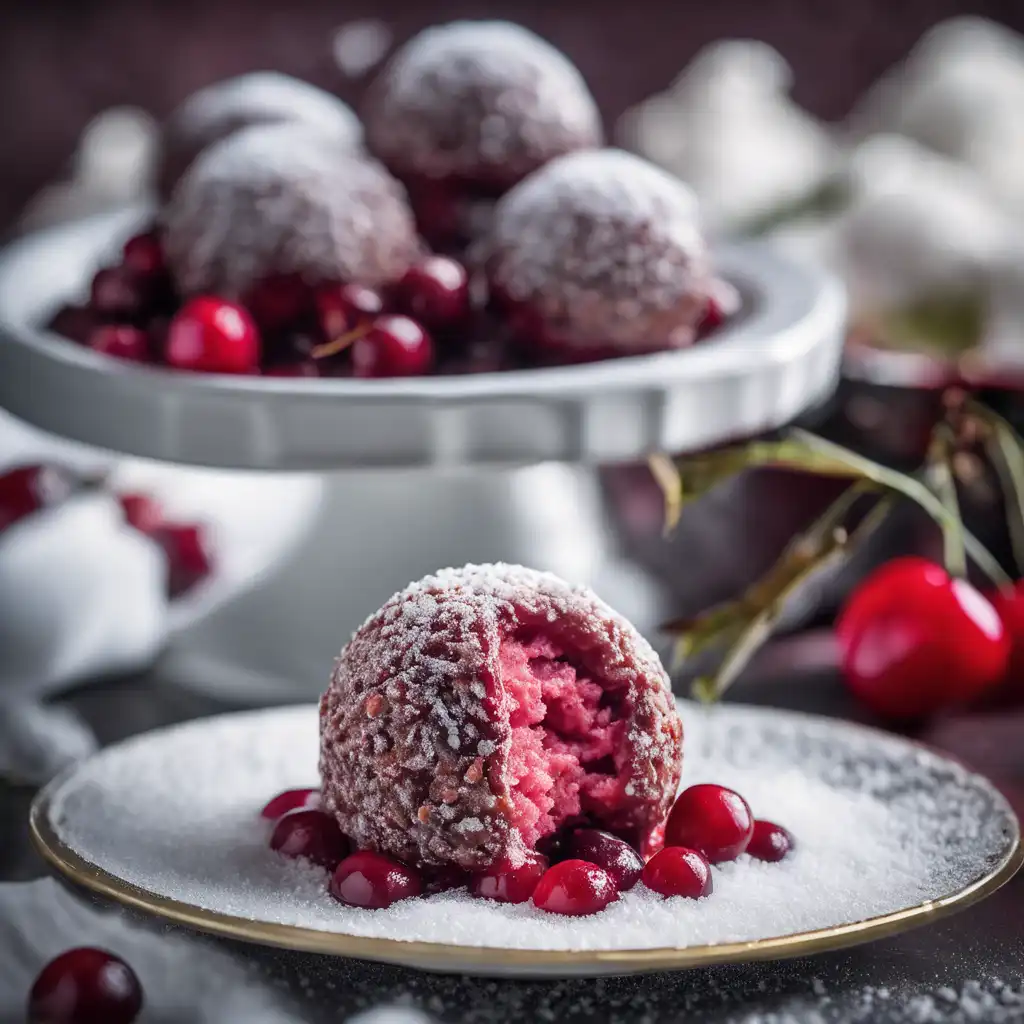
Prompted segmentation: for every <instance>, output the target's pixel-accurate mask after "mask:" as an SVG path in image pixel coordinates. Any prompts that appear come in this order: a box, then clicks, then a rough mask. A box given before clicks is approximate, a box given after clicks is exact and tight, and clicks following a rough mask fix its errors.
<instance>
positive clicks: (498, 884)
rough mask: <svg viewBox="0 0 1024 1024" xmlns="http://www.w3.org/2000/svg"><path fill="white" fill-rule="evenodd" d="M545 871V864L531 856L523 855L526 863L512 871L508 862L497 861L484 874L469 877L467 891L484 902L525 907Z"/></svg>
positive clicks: (531, 854)
mask: <svg viewBox="0 0 1024 1024" xmlns="http://www.w3.org/2000/svg"><path fill="white" fill-rule="evenodd" d="M547 869H548V862H547V860H545V858H543V857H541V856H539V855H538V854H535V853H529V854H527V856H526V860H525V861H523V863H522V864H519V865H517V866H515V867H513V866H512V864H510V863H509V862H508V861H504V860H503V861H499V862H498V863H497V864H492V865H491V866H490V867H489V868H488V869H487V870H486V871H481V872H480V873H479V874H476V875H473V877H472V878H471V879H470V880H469V891H470V893H471V894H472V895H473V896H479V897H480V898H481V899H485V900H497V901H498V902H499V903H525V902H526V901H527V900H528V899H529V898H530V897H531V896H532V895H533V890H534V889H536V888H537V883H538V882H539V881H540V879H541V876H542V875H543V874H544V872H545V871H547Z"/></svg>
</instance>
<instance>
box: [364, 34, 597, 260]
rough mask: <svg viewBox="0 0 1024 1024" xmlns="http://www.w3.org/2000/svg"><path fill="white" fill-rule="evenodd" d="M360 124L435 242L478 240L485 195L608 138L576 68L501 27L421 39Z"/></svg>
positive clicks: (393, 67) (391, 70)
mask: <svg viewBox="0 0 1024 1024" xmlns="http://www.w3.org/2000/svg"><path fill="white" fill-rule="evenodd" d="M365 119H366V131H367V141H368V143H369V145H370V148H371V150H372V151H373V153H374V154H375V155H376V156H378V157H379V158H380V159H381V160H383V161H384V163H385V164H387V166H388V167H389V168H390V169H391V170H392V172H393V173H395V174H396V175H397V176H398V177H399V178H401V179H402V180H403V181H404V182H405V183H406V184H407V186H408V187H409V190H410V194H411V195H412V198H413V205H414V206H415V208H416V212H417V215H418V217H419V218H420V225H421V228H422V229H423V231H424V234H425V235H426V236H427V237H428V238H429V239H430V240H431V241H433V242H443V241H445V240H446V238H445V236H448V237H449V238H450V237H454V236H458V235H459V234H463V235H465V234H472V233H473V232H474V231H475V230H476V229H477V227H478V225H479V222H480V220H481V214H486V205H487V200H491V201H492V202H493V200H494V199H495V198H496V197H498V196H500V195H501V194H502V193H503V192H505V191H506V190H507V189H508V188H510V187H511V186H512V185H514V184H516V182H518V181H520V180H521V179H522V178H523V177H524V176H525V175H527V174H529V173H530V172H531V171H533V170H536V168H538V167H540V166H542V165H543V164H545V163H547V161H548V160H551V159H552V158H553V157H556V156H559V155H561V154H563V153H568V152H572V151H574V150H577V149H582V148H586V147H589V146H598V145H600V144H601V141H602V129H601V120H600V116H599V114H598V111H597V107H596V106H595V104H594V100H593V98H592V97H591V95H590V92H589V90H588V89H587V85H586V83H585V82H584V81H583V77H582V76H581V75H580V73H579V71H577V70H576V68H575V67H574V66H573V65H572V64H571V63H570V61H569V60H567V59H566V57H565V56H563V55H562V54H561V53H560V52H559V51H558V50H556V49H555V48H554V47H552V46H551V45H550V44H549V43H546V42H545V41H544V40H543V39H541V38H539V37H538V36H535V35H534V34H533V33H532V32H528V31H527V30H526V29H524V28H520V27H519V26H518V25H512V24H509V23H508V22H503V21H478V22H473V21H457V22H453V23H452V24H449V25H441V26H438V27H435V28H431V29H427V30H426V31H424V32H421V33H420V34H419V35H418V36H416V37H415V38H413V39H412V40H411V41H410V42H409V43H407V44H406V45H405V46H404V47H403V48H402V49H401V50H399V51H398V53H397V54H396V55H395V56H394V57H393V58H392V59H391V61H390V63H389V64H388V65H387V67H386V68H385V70H384V72H383V73H382V75H381V76H380V78H378V79H377V81H376V82H375V83H374V85H373V87H372V88H371V91H370V94H369V96H368V99H367V105H366V118H365Z"/></svg>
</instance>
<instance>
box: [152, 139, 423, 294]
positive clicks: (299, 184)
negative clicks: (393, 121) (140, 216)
mask: <svg viewBox="0 0 1024 1024" xmlns="http://www.w3.org/2000/svg"><path fill="white" fill-rule="evenodd" d="M163 230H164V246H165V250H166V254H167V260H168V264H169V266H170V268H171V271H172V273H173V275H174V277H175V280H176V282H177V284H178V287H179V288H180V290H181V291H182V292H183V293H184V294H186V295H189V294H197V293H204V292H210V293H214V294H217V295H221V296H223V297H225V298H240V297H241V296H243V295H244V294H245V292H246V291H247V290H248V289H249V288H251V287H252V286H253V285H255V284H257V283H258V282H259V281H261V280H262V279H264V278H266V277H270V276H273V275H278V274H298V275H300V276H301V277H303V278H304V279H306V280H307V281H308V282H309V283H311V284H315V283H319V282H322V281H358V282H360V283H363V284H367V285H372V286H382V285H387V284H390V283H391V282H394V281H396V280H398V279H399V278H401V276H402V275H403V274H404V273H405V271H406V270H407V269H408V268H409V266H410V265H411V264H412V262H413V261H414V260H415V259H416V258H417V257H418V255H419V254H420V242H419V240H418V237H417V234H416V225H415V223H414V220H413V216H412V211H411V210H410V209H409V205H408V202H407V200H406V196H405V190H404V189H403V188H402V186H401V185H400V184H399V183H398V182H397V181H396V180H395V179H394V178H392V177H391V176H390V175H389V174H388V173H387V171H385V170H384V168H383V167H381V166H380V165H379V164H376V163H374V162H372V161H369V160H366V159H363V158H361V157H356V156H352V155H351V154H349V153H347V152H345V151H344V147H341V146H339V145H337V144H336V143H335V142H333V141H331V140H329V139H325V138H324V137H323V136H321V135H320V134H318V133H316V132H313V131H311V130H310V129H308V128H307V127H305V126H303V125H297V124H279V125H261V126H257V127H254V128H247V129H245V130H244V131H241V132H237V133H236V134H234V135H232V136H231V137H230V138H227V139H225V140H223V141H222V142H218V143H217V144H216V145H214V146H212V147H210V149H208V150H207V151H206V152H205V153H203V154H202V156H200V157H199V159H198V160H196V162H195V164H193V166H192V167H191V168H190V169H189V171H188V173H187V174H186V175H185V177H184V178H182V180H181V181H180V182H179V183H178V186H177V187H176V188H175V190H174V194H173V195H172V197H171V199H170V201H169V202H168V203H167V205H166V206H165V208H164V211H163Z"/></svg>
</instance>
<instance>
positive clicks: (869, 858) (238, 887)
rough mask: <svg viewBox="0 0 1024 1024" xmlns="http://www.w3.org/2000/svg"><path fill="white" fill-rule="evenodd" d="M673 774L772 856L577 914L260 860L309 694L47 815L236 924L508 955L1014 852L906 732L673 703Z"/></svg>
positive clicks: (202, 738) (309, 717)
mask: <svg viewBox="0 0 1024 1024" xmlns="http://www.w3.org/2000/svg"><path fill="white" fill-rule="evenodd" d="M681 713H682V715H683V718H684V721H685V722H686V727H687V742H686V758H685V762H684V771H683V785H691V784H693V783H696V782H701V781H715V782H718V783H722V784H725V785H729V786H732V787H734V788H736V789H737V790H739V791H740V792H741V793H743V794H744V795H745V796H746V797H747V799H748V800H749V801H750V803H751V805H752V807H753V809H754V812H755V814H757V815H759V816H764V817H768V818H771V819H772V820H775V821H778V822H779V823H781V824H783V825H785V826H786V827H787V828H789V829H790V830H791V831H792V832H793V834H794V835H795V837H796V840H797V849H796V852H795V853H794V854H793V855H792V857H791V858H788V859H787V860H785V861H783V862H781V863H780V864H774V865H773V864H763V863H759V862H755V861H753V860H751V859H750V858H748V857H745V856H744V857H741V858H740V859H739V860H738V861H736V862H734V863H732V864H726V865H722V866H721V867H720V868H717V869H716V870H715V879H714V881H715V892H714V894H713V895H712V896H711V897H710V898H708V899H704V900H700V901H696V902H694V901H687V900H681V899H675V900H661V899H658V898H655V897H654V896H653V895H652V894H651V893H649V892H647V891H646V890H644V889H643V887H642V886H639V887H637V889H635V890H633V891H631V892H629V893H626V894H624V895H623V896H622V898H621V899H620V900H619V901H618V902H617V903H615V904H612V905H611V906H610V907H609V908H608V909H607V910H605V911H603V912H602V913H600V914H598V915H595V916H594V917H590V918H578V919H568V918H566V919H563V918H557V917H554V916H552V915H547V914H544V913H543V912H541V911H539V910H537V909H535V908H534V907H533V906H532V905H529V904H526V905H522V906H504V905H499V904H495V903H490V902H487V901H482V900H472V899H470V898H469V897H468V896H467V895H466V894H465V893H464V892H456V893H448V894H442V895H438V896H433V897H431V898H429V899H415V900H409V901H406V902H403V903H399V904H396V905H395V906H394V907H392V908H390V909H389V910H386V911H375V912H368V911H360V910H354V909H349V908H346V907H343V906H341V905H339V904H337V903H335V902H334V901H333V900H331V899H330V898H329V897H328V896H327V895H326V892H325V881H326V875H325V874H324V873H323V872H321V871H319V870H317V869H313V868H311V867H308V866H306V865H304V864H302V863H298V862H294V861H287V860H284V859H282V858H280V857H278V856H277V855H275V854H273V853H272V852H271V851H270V850H269V849H268V848H267V845H266V842H267V826H266V823H265V822H263V821H261V819H260V818H259V809H260V807H261V806H262V805H263V803H264V802H265V801H266V800H267V799H268V798H269V797H270V796H272V795H273V794H275V793H276V792H278V791H279V790H282V789H286V788H289V787H296V786H302V785H309V784H311V783H315V780H316V759H317V717H316V711H315V709H314V708H311V707H301V708H290V709H275V710H271V711H261V712H254V713H245V714H238V715H230V716H224V717H220V718H213V719H207V720H204V721H199V722H193V723H189V724H187V725H184V726H179V727H177V728H174V729H168V730H164V731H161V732H158V733H153V734H150V735H147V736H142V737H138V738H136V739H134V740H131V741H129V742H127V743H124V744H121V745H119V746H117V747H113V748H110V749H108V750H106V751H104V752H103V753H102V754H100V755H99V756H98V757H96V758H94V759H93V760H92V761H90V762H88V763H87V764H86V765H85V766H83V767H81V768H79V769H78V770H77V771H76V772H75V773H74V774H72V775H71V776H69V777H67V778H65V779H64V780H63V781H61V782H58V783H57V784H56V785H55V787H54V788H53V789H52V791H51V792H50V793H49V796H50V820H51V824H52V826H53V828H54V830H55V831H56V833H57V835H58V836H59V838H60V839H61V840H62V841H63V842H64V843H66V844H67V845H68V846H70V847H71V848H72V849H73V850H74V851H75V852H76V853H77V854H78V855H79V856H80V857H82V858H83V859H84V860H86V861H88V862H90V863H92V864H94V865H96V866H98V867H99V868H101V869H103V870H104V871H106V872H107V873H109V874H110V875H113V876H115V877H117V878H119V879H121V880H123V881H126V882H129V883H132V884H133V885H135V886H138V887H140V888H142V889H144V890H148V891H149V892H152V893H156V894H158V895H160V896H163V897H166V898H168V899H172V900H176V901H179V902H180V903H183V904H187V905H189V906H192V907H201V908H204V909H206V910H209V911H216V912H219V913H221V914H227V915H231V916H234V917H238V918H240V919H244V920H247V921H260V922H272V923H276V924H283V925H289V926H294V927H297V928H305V929H314V930H318V931H330V932H336V933H342V934H347V935H351V936H364V937H375V938H382V939H393V940H406V941H408V940H422V941H428V942H438V943H446V944H454V945H461V946H478V947H481V946H482V947H490V948H504V949H520V950H569V949H572V950H591V949H592V950H627V949H654V948H665V947H692V946H697V945H704V944H709V943H724V942H734V941H746V940H755V939H763V938H768V937H775V936H782V935H789V934H793V933H797V932H803V931H809V930H815V929H822V928H829V927H833V926H837V925H843V924H848V923H852V922H856V921H861V920H864V919H866V918H870V917H873V916H877V915H882V914H889V913H893V912H895V911H899V910H902V909H904V908H908V907H912V906H915V905H918V904H920V903H922V902H924V901H928V900H940V899H942V898H944V897H948V896H950V895H952V894H953V893H956V892H958V891H959V890H961V889H963V888H964V887H966V886H968V885H970V884H972V883H973V882H976V881H977V880H978V879H980V878H982V877H984V876H985V875H987V874H989V873H990V872H991V871H992V870H993V869H995V868H997V867H998V866H999V865H1000V864H1002V863H1004V862H1005V860H1006V859H1007V858H1008V857H1009V856H1010V855H1011V854H1012V851H1013V849H1014V846H1015V843H1016V841H1017V835H1018V826H1017V823H1016V820H1015V818H1014V816H1013V813H1012V811H1010V809H1009V807H1008V805H1007V804H1006V802H1005V801H1004V800H1003V798H1002V797H1001V796H1000V795H999V794H998V793H997V792H996V791H995V790H994V789H993V788H992V786H991V785H990V784H989V783H987V782H986V781H985V780H984V779H982V778H980V777H979V776H976V775H973V774H971V773H970V772H968V771H967V770H966V769H964V768H962V767H961V766H959V765H957V764H955V763H953V762H950V761H947V760H945V759H944V758H941V757H940V756H938V755H936V754H933V753H931V752H929V751H926V750H923V749H921V748H918V747H915V746H914V745H912V744H909V743H907V742H905V741H903V740H900V739H898V738H894V737H888V736H885V735H883V734H880V733H875V732H871V731H868V730H864V729H861V728H858V727H856V726H852V725H849V724H845V723H841V722H834V721H828V720H823V719H815V718H812V717H807V716H802V715H796V714H792V713H789V712H781V711H774V710H760V709H754V708H743V707H731V706H725V707H720V708H716V709H714V710H713V711H712V712H710V713H706V712H700V711H698V710H697V709H694V708H692V707H690V706H689V705H683V706H682V707H681Z"/></svg>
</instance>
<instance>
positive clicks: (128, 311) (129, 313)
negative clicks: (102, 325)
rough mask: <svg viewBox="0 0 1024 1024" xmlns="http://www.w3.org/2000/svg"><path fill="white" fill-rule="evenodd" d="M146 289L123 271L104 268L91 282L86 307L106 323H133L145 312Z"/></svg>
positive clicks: (123, 268)
mask: <svg viewBox="0 0 1024 1024" xmlns="http://www.w3.org/2000/svg"><path fill="white" fill-rule="evenodd" d="M147 298H148V296H147V294H146V288H145V286H144V285H143V284H142V282H141V281H140V279H139V278H138V276H137V275H136V274H134V273H132V271H131V270H129V269H128V268H127V267H104V268H103V269H102V270H98V271H97V272H96V276H95V277H93V279H92V287H91V290H90V298H89V305H90V307H91V308H92V310H93V311H94V312H95V313H96V314H98V315H99V316H100V317H103V318H104V319H108V320H133V319H135V318H136V317H138V316H139V315H141V313H142V312H143V310H144V309H145V306H146V302H147Z"/></svg>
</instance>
